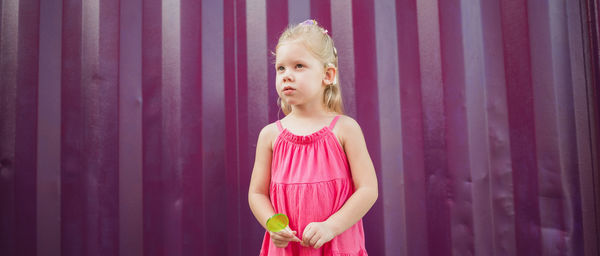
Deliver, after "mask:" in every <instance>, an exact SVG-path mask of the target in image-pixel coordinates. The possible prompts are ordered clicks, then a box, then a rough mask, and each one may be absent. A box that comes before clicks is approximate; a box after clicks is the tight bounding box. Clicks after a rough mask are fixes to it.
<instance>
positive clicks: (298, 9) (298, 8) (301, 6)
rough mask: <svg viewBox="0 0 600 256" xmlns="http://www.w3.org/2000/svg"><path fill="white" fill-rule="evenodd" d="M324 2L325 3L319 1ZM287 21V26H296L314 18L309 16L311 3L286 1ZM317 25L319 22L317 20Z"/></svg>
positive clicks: (308, 0)
mask: <svg viewBox="0 0 600 256" xmlns="http://www.w3.org/2000/svg"><path fill="white" fill-rule="evenodd" d="M321 2H326V1H321ZM287 6H288V21H289V24H298V23H300V22H303V21H305V20H307V19H311V18H315V17H314V16H311V11H310V10H311V1H310V0H288V1H287ZM317 21H318V22H319V23H320V22H321V21H320V20H317Z"/></svg>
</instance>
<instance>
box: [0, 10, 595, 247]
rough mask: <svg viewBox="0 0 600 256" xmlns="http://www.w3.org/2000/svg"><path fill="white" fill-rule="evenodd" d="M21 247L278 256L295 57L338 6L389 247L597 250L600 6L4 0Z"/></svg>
mask: <svg viewBox="0 0 600 256" xmlns="http://www.w3.org/2000/svg"><path fill="white" fill-rule="evenodd" d="M0 8H1V9H0V20H1V23H0V24H1V26H0V82H1V86H0V99H1V101H0V164H1V165H0V254H1V255H103V256H104V255H127V256H130V255H131V256H135V255H257V254H258V250H259V247H260V243H261V241H262V235H263V232H264V231H263V230H262V228H261V226H260V225H259V224H258V223H257V222H256V220H255V219H254V217H253V216H252V214H251V212H250V209H249V207H248V203H247V190H248V183H249V180H250V174H251V170H252V164H253V160H254V159H253V158H254V151H255V146H256V139H257V135H258V132H259V131H260V129H261V128H262V127H263V126H265V125H266V124H268V123H270V122H273V121H275V120H277V119H279V118H282V117H283V114H282V113H281V112H279V111H278V108H277V106H276V92H275V89H274V87H275V85H274V81H275V80H274V77H275V73H274V69H273V66H272V65H273V56H272V55H271V51H273V50H274V46H275V44H276V40H277V37H278V35H279V33H281V32H282V31H283V29H284V28H285V27H286V26H287V24H288V23H297V22H301V21H303V20H305V19H308V18H316V19H317V20H318V22H319V23H320V24H321V25H323V26H324V27H325V28H326V29H327V30H329V33H330V34H331V35H332V36H333V38H334V41H335V43H336V46H337V50H338V52H339V55H340V59H339V63H340V67H339V68H340V82H341V86H342V92H343V100H344V102H345V109H346V114H347V115H349V116H351V117H353V118H355V119H356V120H357V121H358V122H359V124H360V125H361V127H362V129H363V132H364V134H365V138H366V140H367V146H368V148H369V152H370V154H371V157H372V159H373V161H374V164H375V167H376V170H377V175H378V178H379V185H380V197H379V200H378V201H377V203H376V204H375V205H374V206H373V208H372V209H371V211H370V212H369V213H368V214H367V216H366V217H365V218H364V225H365V233H366V239H367V241H366V243H367V249H368V251H369V254H370V255H390V256H391V255H406V256H408V255H523V256H525V255H597V254H598V253H599V252H600V250H599V248H598V244H599V242H600V241H599V237H598V230H599V227H600V224H599V223H598V221H599V219H598V216H599V214H598V212H597V209H596V208H598V207H599V206H600V205H599V203H598V202H599V200H600V199H599V195H600V193H599V192H598V188H597V187H598V183H599V178H598V177H599V174H600V173H599V172H598V156H599V155H598V145H597V143H598V141H599V139H598V135H597V134H598V122H599V119H600V118H598V113H599V112H600V111H599V110H600V109H598V99H597V96H595V95H598V90H599V88H598V82H597V75H598V67H597V62H598V57H597V56H596V55H592V54H597V53H598V43H597V42H598V40H597V38H598V28H597V13H595V12H594V11H595V10H596V11H597V8H598V6H597V4H596V1H592V0H581V1H537V0H530V1H525V0H492V1H487V0H485V1H484V0H443V1H441V0H396V1H392V0H389V1H386V0H354V1H352V0H339V1H338V0H335V1H320V0H302V1H297V0H288V1H279V0H224V1H211V0H201V1H196V0H128V1H119V0H106V1H99V0H48V1H22V0H21V1H20V0H2V1H1V4H0Z"/></svg>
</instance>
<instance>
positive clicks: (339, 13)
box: [331, 0, 356, 117]
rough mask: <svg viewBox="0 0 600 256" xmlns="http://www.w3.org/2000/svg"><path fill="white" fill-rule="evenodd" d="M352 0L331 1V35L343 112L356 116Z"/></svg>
mask: <svg viewBox="0 0 600 256" xmlns="http://www.w3.org/2000/svg"><path fill="white" fill-rule="evenodd" d="M352 6H353V5H352V0H340V1H331V12H332V13H331V30H332V31H331V37H332V38H333V41H334V43H335V47H336V49H337V52H338V72H339V74H338V76H339V77H338V79H339V81H338V84H339V85H340V91H341V92H342V101H343V102H344V113H345V114H346V115H348V116H352V117H356V93H355V77H356V75H355V73H354V69H355V63H354V61H355V59H354V41H353V40H354V33H353V23H354V21H353V19H352Z"/></svg>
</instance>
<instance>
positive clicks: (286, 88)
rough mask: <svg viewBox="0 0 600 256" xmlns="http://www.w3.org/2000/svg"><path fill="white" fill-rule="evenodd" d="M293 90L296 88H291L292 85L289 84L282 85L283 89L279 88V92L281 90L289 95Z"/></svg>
mask: <svg viewBox="0 0 600 256" xmlns="http://www.w3.org/2000/svg"><path fill="white" fill-rule="evenodd" d="M295 90H296V89H294V88H293V87H291V86H285V87H283V90H281V92H282V93H283V94H285V95H290V94H292V93H293V92H294V91H295Z"/></svg>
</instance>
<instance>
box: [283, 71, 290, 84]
mask: <svg viewBox="0 0 600 256" xmlns="http://www.w3.org/2000/svg"><path fill="white" fill-rule="evenodd" d="M283 81H284V82H291V81H292V74H291V72H290V71H285V73H283Z"/></svg>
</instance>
